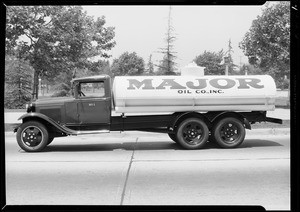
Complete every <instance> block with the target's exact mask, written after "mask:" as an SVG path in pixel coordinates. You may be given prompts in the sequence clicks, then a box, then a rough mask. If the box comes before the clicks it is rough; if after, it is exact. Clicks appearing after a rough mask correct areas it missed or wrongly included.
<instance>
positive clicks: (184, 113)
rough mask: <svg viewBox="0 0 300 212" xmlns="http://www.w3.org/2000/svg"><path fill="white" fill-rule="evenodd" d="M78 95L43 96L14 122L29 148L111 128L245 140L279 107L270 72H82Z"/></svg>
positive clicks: (227, 143) (231, 144) (188, 145)
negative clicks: (276, 102) (226, 74)
mask: <svg viewBox="0 0 300 212" xmlns="http://www.w3.org/2000/svg"><path fill="white" fill-rule="evenodd" d="M72 88H73V95H72V97H58V98H49V99H39V100H36V101H34V102H32V103H31V104H29V105H28V106H27V113H26V114H24V115H23V116H21V117H20V118H19V120H22V124H20V125H19V126H17V127H16V128H15V129H14V132H16V138H17V142H18V144H19V146H20V147H21V148H22V149H23V150H25V151H27V152H36V151H41V150H43V149H44V148H45V147H46V146H47V145H49V144H50V143H51V142H52V141H53V139H54V138H56V137H62V136H74V135H75V136H76V135H84V134H95V133H105V132H110V131H129V130H134V131H145V132H157V133H167V134H168V135H169V137H170V139H172V140H173V141H174V142H176V143H178V144H179V145H181V146H182V147H183V148H185V149H198V148H202V147H203V146H204V145H205V144H206V143H207V142H215V143H217V144H218V145H219V146H220V147H222V148H235V147H238V146H239V145H240V144H241V143H242V142H243V141H244V138H245V134H246V130H245V129H251V124H254V123H256V122H273V123H278V124H281V123H282V120H280V119H276V118H271V117H267V116H266V113H267V111H271V110H274V109H275V96H276V86H275V82H274V80H273V79H272V77H271V76H268V75H252V76H250V75H248V76H201V77H200V76H116V77H115V78H114V80H113V83H112V80H111V78H110V77H109V76H107V75H100V76H91V77H83V78H75V79H73V80H72Z"/></svg>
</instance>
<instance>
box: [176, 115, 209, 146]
mask: <svg viewBox="0 0 300 212" xmlns="http://www.w3.org/2000/svg"><path fill="white" fill-rule="evenodd" d="M208 136H209V130H208V127H207V125H206V124H205V122H203V121H202V120H201V119H198V118H188V119H186V120H184V121H183V122H181V123H180V124H179V127H178V129H177V132H176V138H177V142H178V143H179V144H180V145H181V146H182V147H184V148H185V149H199V148H201V147H203V146H204V145H205V144H206V142H207V140H208Z"/></svg>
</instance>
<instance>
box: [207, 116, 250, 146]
mask: <svg viewBox="0 0 300 212" xmlns="http://www.w3.org/2000/svg"><path fill="white" fill-rule="evenodd" d="M245 135H246V131H245V127H244V125H243V123H242V122H241V121H240V120H239V119H237V118H233V117H227V118H223V119H221V120H220V121H218V122H217V123H216V124H215V125H214V126H213V129H212V135H211V137H212V140H213V141H214V142H216V143H217V144H218V145H219V146H220V147H222V148H235V147H238V146H239V145H241V144H242V143H243V141H244V139H245Z"/></svg>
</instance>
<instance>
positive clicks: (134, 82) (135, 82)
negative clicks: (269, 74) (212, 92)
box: [127, 78, 264, 90]
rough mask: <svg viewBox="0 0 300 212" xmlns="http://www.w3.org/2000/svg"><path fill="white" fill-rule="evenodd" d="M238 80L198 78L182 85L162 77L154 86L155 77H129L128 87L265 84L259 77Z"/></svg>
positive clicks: (160, 87)
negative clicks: (139, 78)
mask: <svg viewBox="0 0 300 212" xmlns="http://www.w3.org/2000/svg"><path fill="white" fill-rule="evenodd" d="M236 79H237V81H236V80H233V79H228V78H215V79H211V80H209V81H208V79H196V82H195V83H194V82H192V81H187V82H186V84H185V85H181V84H179V83H178V82H176V81H175V79H162V82H161V83H160V84H159V85H158V86H156V87H154V86H153V79H143V80H142V81H139V80H137V79H127V80H128V82H129V86H128V87H127V89H129V90H135V89H143V90H151V89H152V90H153V89H166V88H167V87H169V88H170V89H172V90H173V89H186V88H189V89H203V88H206V87H207V81H208V83H209V84H210V85H211V86H212V87H214V88H217V89H230V88H232V87H234V86H235V85H236V84H237V83H238V87H237V88H238V89H249V88H250V87H252V88H256V89H261V88H264V85H260V84H259V83H260V82H261V80H260V79H257V78H236Z"/></svg>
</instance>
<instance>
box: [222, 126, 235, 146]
mask: <svg viewBox="0 0 300 212" xmlns="http://www.w3.org/2000/svg"><path fill="white" fill-rule="evenodd" d="M220 136H221V139H222V140H223V142H224V143H227V144H233V143H235V142H236V140H237V139H238V138H239V136H240V130H239V127H238V126H237V125H236V124H235V123H232V122H227V123H225V124H223V125H222V126H221V128H220Z"/></svg>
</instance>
